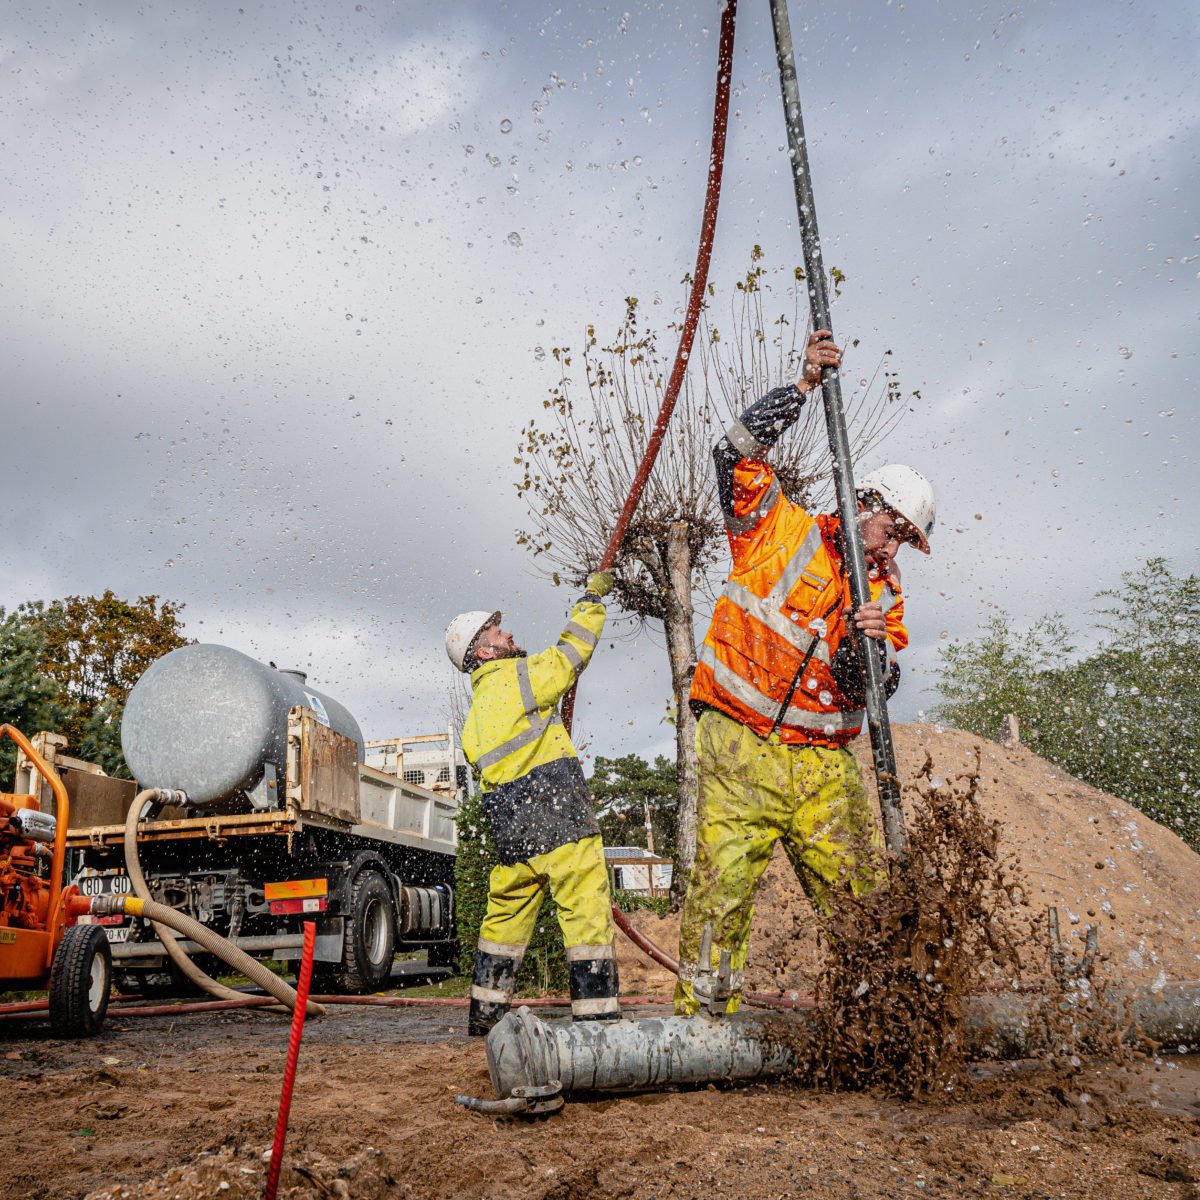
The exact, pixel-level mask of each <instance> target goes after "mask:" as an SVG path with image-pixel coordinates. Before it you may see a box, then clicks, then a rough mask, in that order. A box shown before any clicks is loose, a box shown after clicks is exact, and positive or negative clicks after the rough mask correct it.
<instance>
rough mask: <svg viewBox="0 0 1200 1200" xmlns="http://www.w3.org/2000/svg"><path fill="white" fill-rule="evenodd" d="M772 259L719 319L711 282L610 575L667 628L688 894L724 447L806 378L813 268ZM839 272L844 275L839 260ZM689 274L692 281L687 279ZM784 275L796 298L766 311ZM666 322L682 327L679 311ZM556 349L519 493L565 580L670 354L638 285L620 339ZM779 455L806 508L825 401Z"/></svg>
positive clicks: (596, 537) (877, 435) (857, 414)
mask: <svg viewBox="0 0 1200 1200" xmlns="http://www.w3.org/2000/svg"><path fill="white" fill-rule="evenodd" d="M762 258H763V252H762V249H761V248H760V247H759V246H755V247H754V249H753V251H752V254H751V264H750V269H749V270H748V271H747V272H746V274H745V276H744V277H743V278H741V279H739V280H738V281H737V282H736V285H735V287H734V288H733V289H732V290H731V293H730V296H729V300H728V324H727V325H724V326H723V327H722V326H719V325H718V323H717V321H716V319H715V317H714V309H713V306H714V303H715V301H716V291H715V289H714V287H713V285H712V284H710V285H709V287H708V298H707V300H706V302H705V307H704V310H703V312H702V315H701V322H700V328H699V330H698V332H697V338H696V344H695V347H694V348H693V351H692V362H691V367H692V369H691V371H690V372H689V373H688V376H687V378H686V380H685V382H684V385H683V389H682V392H681V394H680V397H679V401H678V404H677V406H676V410H675V414H674V416H673V418H672V421H671V426H670V428H669V429H668V431H667V435H666V438H665V439H664V441H663V444H662V450H661V452H660V454H659V457H658V461H657V463H656V465H655V468H654V470H653V472H652V473H651V475H650V479H649V482H648V484H647V486H646V491H645V493H644V495H643V497H642V500H641V503H640V504H639V506H638V510H637V512H636V513H635V514H634V517H633V520H632V521H631V522H630V525H629V529H628V532H627V533H626V536H625V540H624V542H623V543H622V551H621V555H620V559H619V562H618V571H617V581H616V587H615V589H614V595H615V598H616V600H617V603H618V605H619V607H620V608H621V609H622V610H623V611H624V613H625V614H626V615H627V619H628V620H629V621H630V623H631V625H633V626H635V627H636V626H638V625H641V624H643V623H646V622H661V623H662V626H663V629H664V632H665V634H666V651H667V659H668V662H669V664H670V669H671V689H672V693H673V698H674V722H675V744H676V759H677V765H678V781H679V807H678V813H679V817H678V829H677V832H676V845H677V858H676V871H675V880H676V884H675V888H674V891H675V893H676V895H677V896H678V895H679V894H681V891H680V889H682V888H683V887H684V886H685V884H686V880H687V876H688V874H689V872H690V870H691V863H692V858H693V856H694V853H695V844H696V757H695V750H694V745H695V717H694V715H693V713H692V710H691V708H690V707H689V704H688V694H689V692H690V691H691V683H692V672H693V671H694V669H695V665H696V637H695V619H696V615H697V610H696V603H695V601H696V599H698V600H699V602H700V608H701V616H707V615H709V614H710V613H711V605H712V602H713V600H714V598H715V593H716V590H717V589H718V588H719V586H720V582H721V580H722V579H723V578H724V576H725V573H726V571H727V568H728V544H727V541H726V538H725V527H724V522H723V519H722V516H721V511H720V504H719V501H718V498H717V487H716V479H715V478H714V474H713V471H712V462H711V454H712V447H713V444H714V443H715V442H716V440H717V439H718V438H719V437H720V434H721V432H722V431H723V430H724V429H725V428H726V427H727V426H728V425H729V424H730V422H731V421H732V420H733V419H734V418H735V417H736V416H737V415H738V414H739V413H740V412H741V411H742V410H743V409H744V408H745V407H746V405H747V404H748V403H750V402H752V401H753V400H756V399H757V398H758V397H759V396H761V395H763V394H764V393H765V392H767V391H768V390H770V388H772V387H776V386H779V385H780V384H782V383H788V382H792V381H794V380H795V379H797V378H798V376H799V373H800V369H801V366H802V359H803V353H804V347H805V345H806V343H807V323H806V320H805V317H804V315H803V314H804V313H805V312H806V311H807V296H806V293H805V291H804V288H803V286H802V285H803V280H804V274H803V271H801V270H800V269H799V268H795V269H792V270H786V271H785V270H779V271H775V272H771V273H768V272H767V270H766V269H765V268H764V267H763V266H762ZM832 275H833V281H834V284H835V288H836V287H839V286H840V284H841V283H842V281H843V277H842V275H841V273H840V272H838V271H836V270H835V271H834V272H832ZM683 282H684V286H685V287H686V286H687V285H688V284H689V283H690V282H691V280H690V278H689V277H685V278H684V281H683ZM780 284H782V287H781V289H780V290H781V291H782V296H781V299H782V307H783V309H784V311H782V312H780V313H779V315H778V316H775V317H773V318H768V316H767V305H768V304H771V303H772V301H773V300H774V299H775V295H776V288H777V287H779V285H780ZM802 305H803V306H804V307H803V308H802ZM667 330H668V331H669V332H671V333H676V334H677V333H678V330H679V322H678V321H672V322H670V323H669V324H668V326H667ZM857 344H858V343H857V342H856V341H855V342H853V343H852V344H851V345H852V346H857ZM890 354H891V351H887V352H886V354H885V355H884V356H883V357H882V358H881V360H880V362H879V364H878V365H877V366H876V367H875V369H874V370H873V372H872V374H871V377H870V378H869V379H866V380H864V381H862V386H861V387H860V388H859V389H858V390H857V391H856V392H855V393H853V394H852V398H851V401H850V404H849V405H848V413H847V416H848V419H849V420H850V422H851V425H852V428H853V429H854V445H855V451H856V457H857V456H858V455H859V454H862V453H864V452H866V451H867V450H868V449H870V448H871V447H872V446H874V445H877V444H878V443H879V442H881V441H882V440H883V439H884V438H885V437H886V436H887V434H888V433H889V432H890V431H891V429H892V428H893V426H894V425H895V423H896V421H898V420H899V418H900V417H901V415H902V414H903V411H904V410H903V406H902V405H901V404H900V403H899V402H898V401H899V399H900V384H899V381H898V379H897V376H896V373H895V372H894V371H891V370H888V369H887V368H886V366H885V364H886V362H887V355H890ZM553 355H554V358H555V360H556V361H557V362H558V363H559V366H560V368H561V373H560V378H559V380H558V382H557V383H556V384H555V385H554V386H553V387H552V388H551V389H550V391H549V395H548V397H547V398H546V399H545V400H544V401H543V402H542V404H543V408H544V409H545V415H544V416H543V418H542V419H541V421H540V422H539V421H538V420H531V421H530V422H529V424H528V425H527V426H526V427H525V428H524V429H523V430H522V431H521V438H520V444H519V450H518V456H517V458H516V460H515V461H516V463H517V464H518V466H519V467H520V469H521V478H520V479H519V481H518V482H517V485H516V487H517V491H518V492H519V493H520V494H521V495H522V496H523V497H524V499H525V501H526V504H527V505H528V508H529V515H530V525H529V527H528V528H527V529H525V530H522V531H519V532H518V534H517V541H518V542H519V543H520V544H521V545H523V546H525V547H527V548H528V549H529V550H530V551H531V552H532V553H533V555H534V556H535V557H536V558H538V559H539V560H540V562H541V563H542V565H543V567H544V569H545V571H546V573H547V574H548V575H550V576H551V578H553V580H554V582H555V583H560V582H564V583H570V584H573V585H574V584H578V583H580V582H582V580H583V578H584V577H585V575H586V573H587V570H588V568H589V567H594V566H595V564H596V563H597V562H599V560H600V558H601V556H602V554H603V552H604V548H605V545H606V543H607V540H608V537H609V534H610V531H611V530H612V528H613V526H614V525H615V523H616V519H617V514H618V513H619V512H620V510H621V506H622V505H623V503H624V501H625V498H626V496H627V495H628V493H629V488H630V485H631V483H632V480H633V476H634V474H635V472H636V470H637V466H638V463H639V461H640V459H641V456H642V453H643V451H644V449H645V446H646V442H647V439H648V438H649V434H650V429H651V427H652V426H653V424H654V420H655V417H656V416H657V414H658V411H659V408H660V406H661V404H662V398H663V390H664V388H665V387H666V379H667V373H668V371H669V368H670V361H669V359H664V358H663V357H662V356H661V354H660V352H659V347H658V336H657V335H656V333H655V332H654V331H653V330H651V329H648V328H645V327H644V325H643V320H642V316H641V312H640V306H639V302H638V300H637V299H636V298H634V297H628V298H627V299H626V301H625V319H624V321H623V322H622V324H621V327H620V329H619V330H618V331H617V334H616V337H615V338H614V339H613V340H612V341H611V342H610V343H609V344H607V345H601V344H600V342H599V340H598V339H597V336H596V331H595V327H594V326H592V325H589V326H588V327H587V331H586V336H585V339H584V344H583V349H582V351H581V352H580V353H579V355H576V354H574V353H573V352H572V351H571V350H570V348H568V347H566V346H556V347H555V348H554V350H553ZM843 372H845V367H843ZM881 374H882V377H883V380H882V386H881V385H880V375H881ZM772 462H773V465H774V467H775V470H776V472H777V474H778V476H779V479H780V482H781V484H782V485H783V488H784V491H785V493H786V494H787V495H788V496H790V497H791V498H792V499H794V500H796V501H797V502H799V503H802V504H805V505H806V507H807V506H809V505H811V504H813V503H815V502H816V501H817V500H819V499H821V498H822V497H823V494H824V493H825V492H827V491H828V487H829V484H830V481H831V466H830V463H829V462H828V450H827V448H826V442H825V432H824V423H823V419H822V416H821V411H820V405H819V404H812V405H809V406H808V407H807V408H806V409H805V410H804V413H803V415H802V417H801V419H800V421H798V422H797V424H796V426H795V427H794V428H793V430H792V432H791V433H790V435H789V436H788V437H787V438H785V439H784V440H783V441H782V442H781V443H780V445H779V446H778V447H777V448H776V450H775V452H774V454H773V456H772Z"/></svg>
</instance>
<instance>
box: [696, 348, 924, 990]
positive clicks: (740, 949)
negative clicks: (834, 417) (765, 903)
mask: <svg viewBox="0 0 1200 1200" xmlns="http://www.w3.org/2000/svg"><path fill="white" fill-rule="evenodd" d="M840 361H841V351H840V350H839V348H838V347H837V346H836V345H834V343H833V341H832V335H831V334H830V333H829V332H828V331H827V330H820V331H818V332H817V333H814V334H813V335H812V337H811V338H810V341H809V345H808V347H807V350H806V359H805V369H804V373H803V375H802V377H801V379H800V381H799V382H798V383H797V385H796V386H794V387H783V388H777V389H775V390H774V391H772V392H769V393H768V394H767V395H766V396H764V397H763V398H762V399H761V400H759V401H757V402H756V403H755V404H752V405H751V406H750V407H749V408H748V409H746V411H745V412H743V413H742V415H741V417H740V419H739V420H737V421H735V422H734V424H733V425H732V426H731V427H730V429H729V430H728V432H727V433H726V434H725V436H724V437H723V438H721V440H720V441H719V442H718V443H717V446H716V448H715V449H714V451H713V457H714V459H715V462H716V468H717V484H718V491H719V494H720V499H721V507H722V510H723V512H724V517H725V525H726V532H727V533H728V536H729V546H730V552H731V556H732V559H733V563H732V569H731V571H730V574H729V578H728V580H727V581H726V583H725V586H724V588H723V589H722V592H721V595H720V596H719V597H718V599H717V603H716V605H715V606H714V609H713V617H712V623H711V625H710V626H709V630H708V634H707V636H706V637H705V639H704V645H703V646H702V647H701V650H700V654H699V656H698V661H697V664H696V670H695V674H694V676H693V679H692V692H691V702H692V704H693V705H694V706H695V707H696V708H698V709H700V710H702V711H701V716H700V720H699V722H698V725H697V731H696V753H697V768H698V771H697V774H698V784H699V788H698V791H699V797H698V813H697V823H698V829H697V838H696V859H695V865H694V868H693V871H692V876H691V879H690V880H689V884H688V891H687V897H686V899H685V901H684V906H683V913H682V916H681V920H680V936H679V959H680V977H679V983H678V985H677V987H676V990H675V1008H676V1011H677V1012H680V1013H694V1012H696V1011H698V1009H699V1008H700V1006H701V1004H702V1003H703V1002H705V1001H706V1000H708V999H712V998H713V994H714V992H715V991H716V984H715V976H714V973H713V968H714V967H716V966H718V964H719V962H720V956H721V954H722V952H726V953H728V955H729V958H730V971H731V974H730V979H729V981H728V988H729V991H730V992H731V996H730V998H729V1000H728V1005H727V1010H728V1011H733V1010H735V1009H736V1008H737V1006H738V1002H739V998H740V993H741V989H742V968H743V965H744V964H745V961H746V953H747V949H748V944H749V934H750V921H751V918H752V917H753V915H754V895H755V891H756V890H757V887H758V881H759V879H760V877H761V875H762V872H763V870H764V868H765V867H766V865H767V863H768V862H769V861H770V858H771V853H772V851H773V849H774V846H775V843H776V841H779V840H782V841H783V844H784V848H785V850H786V851H787V854H788V857H789V858H790V860H791V862H792V866H793V868H794V869H795V871H796V874H797V875H798V877H799V879H800V882H801V884H802V886H803V887H804V890H805V891H806V892H807V894H808V896H809V898H810V899H811V900H812V902H813V903H814V904H815V905H816V906H817V907H818V908H821V909H827V908H828V904H829V899H830V895H831V892H832V891H834V890H836V889H847V890H849V891H852V892H854V893H856V894H858V893H862V892H864V891H866V890H868V889H870V888H872V887H873V886H875V884H876V883H877V882H878V881H879V880H880V879H881V878H882V877H883V874H882V869H881V868H882V855H881V853H880V849H881V839H880V837H879V831H878V828H877V827H876V825H875V823H874V821H873V819H872V814H871V807H870V804H869V801H868V799H867V794H866V791H865V789H864V787H863V784H862V779H861V776H860V773H859V769H858V763H857V761H856V760H855V758H854V756H853V754H851V753H850V751H849V750H848V749H847V748H846V746H847V743H848V742H850V740H851V739H852V738H854V737H855V736H857V735H858V733H859V732H860V730H861V729H862V723H863V705H864V702H865V695H864V685H863V669H862V664H861V662H860V661H859V654H860V648H859V640H858V638H857V636H855V627H857V631H858V632H860V633H862V634H863V635H864V636H865V638H866V641H865V643H864V644H865V645H866V646H868V647H870V648H871V649H870V651H869V652H870V653H876V654H878V655H879V657H880V665H881V667H883V670H884V685H885V688H886V691H887V694H888V695H889V696H890V695H891V694H892V692H893V691H894V690H895V688H896V685H897V683H898V682H899V672H900V669H899V666H898V665H897V664H896V662H895V652H896V651H898V650H901V649H903V647H904V646H906V645H907V644H908V632H907V630H906V629H905V628H904V599H903V596H902V595H901V591H900V574H899V570H898V569H897V567H896V561H895V560H896V555H897V554H898V553H899V551H900V547H901V546H903V545H911V546H913V547H915V548H916V549H918V550H920V551H921V552H922V553H924V554H928V553H929V534H930V533H931V532H932V530H933V523H934V503H933V491H932V489H931V488H930V486H929V484H928V482H927V481H926V480H925V479H924V478H923V477H922V476H921V475H919V474H918V473H917V472H916V471H914V470H913V469H912V468H911V467H908V466H904V465H903V464H899V463H893V464H890V465H888V466H885V467H880V468H879V469H878V470H876V471H873V472H870V473H869V474H867V475H865V476H864V477H863V478H862V480H861V481H860V482H859V484H858V485H857V488H856V491H857V494H858V509H859V521H860V524H861V527H862V535H863V547H864V551H865V554H866V558H867V568H868V576H869V579H870V595H871V599H870V600H869V601H868V602H867V603H865V604H863V605H862V606H861V607H860V608H859V609H858V611H857V612H855V611H853V606H852V603H851V598H850V587H849V581H848V578H847V571H846V567H845V563H844V561H843V560H844V547H843V545H842V535H841V529H840V521H839V519H838V518H837V516H835V515H828V514H824V513H820V514H817V515H815V516H814V515H810V514H809V513H808V512H806V511H805V510H804V508H803V507H802V506H801V505H799V504H796V503H794V502H792V501H791V500H789V499H788V498H787V497H786V496H784V495H783V493H782V489H781V488H780V484H779V479H778V477H777V476H776V474H775V472H774V470H772V468H771V466H770V464H769V463H768V462H767V455H768V453H769V451H770V449H771V447H772V446H773V445H774V444H775V442H776V441H778V439H779V437H780V436H781V435H782V433H783V432H784V430H786V429H787V428H788V427H789V426H790V425H791V424H792V423H793V422H794V421H795V420H796V418H797V417H798V416H799V415H800V410H801V408H802V406H803V405H804V403H805V400H806V398H807V395H808V393H809V392H810V391H811V390H812V389H813V388H814V387H815V386H817V384H819V383H820V379H821V369H822V368H823V367H826V366H837V365H838V364H839V363H840ZM706 925H707V926H709V927H711V930H712V935H713V936H712V954H711V961H710V962H708V963H701V962H700V961H699V959H700V946H701V943H702V940H703V938H702V934H703V930H704V927H705V926H706Z"/></svg>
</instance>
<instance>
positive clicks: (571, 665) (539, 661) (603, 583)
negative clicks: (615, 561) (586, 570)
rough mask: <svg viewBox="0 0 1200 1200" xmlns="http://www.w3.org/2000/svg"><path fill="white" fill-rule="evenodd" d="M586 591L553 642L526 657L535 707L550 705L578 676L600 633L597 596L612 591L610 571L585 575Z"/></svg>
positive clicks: (600, 607)
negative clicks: (587, 577) (586, 579)
mask: <svg viewBox="0 0 1200 1200" xmlns="http://www.w3.org/2000/svg"><path fill="white" fill-rule="evenodd" d="M587 587H588V590H587V591H586V592H585V593H584V594H583V595H582V596H581V597H580V598H579V600H578V601H577V602H576V604H575V607H574V608H573V609H572V610H571V616H570V618H569V619H568V620H567V625H566V628H565V629H564V630H563V631H562V633H561V634H560V635H559V638H558V641H557V643H555V645H553V646H551V647H550V649H549V650H543V651H542V652H541V653H540V654H535V655H533V656H532V657H531V658H530V659H529V680H530V683H531V684H532V686H533V697H534V700H536V701H537V705H538V707H539V708H553V707H554V705H556V704H557V703H558V702H559V700H561V699H562V697H563V696H564V695H565V694H566V692H567V690H568V689H569V688H570V687H571V685H572V684H573V683H574V682H575V681H576V679H578V678H579V676H580V674H581V673H582V671H583V669H584V667H586V666H587V665H588V663H589V662H590V661H591V658H592V651H594V650H595V649H596V645H597V643H598V642H599V641H600V634H601V633H603V632H604V619H605V616H606V615H607V614H606V613H605V610H604V605H603V603H602V602H601V597H602V596H605V595H607V594H608V593H609V592H610V591H611V590H612V572H610V571H597V572H596V573H595V574H593V575H592V576H590V577H589V579H588V582H587Z"/></svg>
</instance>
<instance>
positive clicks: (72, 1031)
mask: <svg viewBox="0 0 1200 1200" xmlns="http://www.w3.org/2000/svg"><path fill="white" fill-rule="evenodd" d="M111 986H112V951H111V950H109V948H108V938H106V937H105V936H104V929H103V927H102V926H100V925H72V926H71V927H70V928H69V929H67V930H66V931H65V932H64V934H63V939H62V941H61V942H59V943H58V949H57V950H56V951H55V952H54V964H53V966H52V967H51V968H50V1027H51V1029H53V1030H54V1036H55V1037H60V1038H80V1037H95V1036H96V1034H98V1033H99V1032H100V1027H101V1026H102V1025H103V1024H104V1014H105V1012H106V1011H107V1010H108V995H109V991H110V989H111Z"/></svg>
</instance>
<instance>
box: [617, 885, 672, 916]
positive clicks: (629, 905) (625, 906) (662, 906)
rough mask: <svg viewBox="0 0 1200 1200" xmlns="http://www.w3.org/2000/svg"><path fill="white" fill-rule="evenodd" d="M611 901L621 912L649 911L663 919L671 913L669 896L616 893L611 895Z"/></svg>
mask: <svg viewBox="0 0 1200 1200" xmlns="http://www.w3.org/2000/svg"><path fill="white" fill-rule="evenodd" d="M613 899H614V900H615V901H616V902H617V906H618V907H619V908H620V909H621V911H622V912H627V913H631V912H641V911H643V910H649V911H650V912H652V913H657V915H658V916H660V917H665V916H666V915H667V913H669V912H670V911H671V897H670V896H646V895H644V894H643V893H641V892H624V891H617V892H614V893H613Z"/></svg>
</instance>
